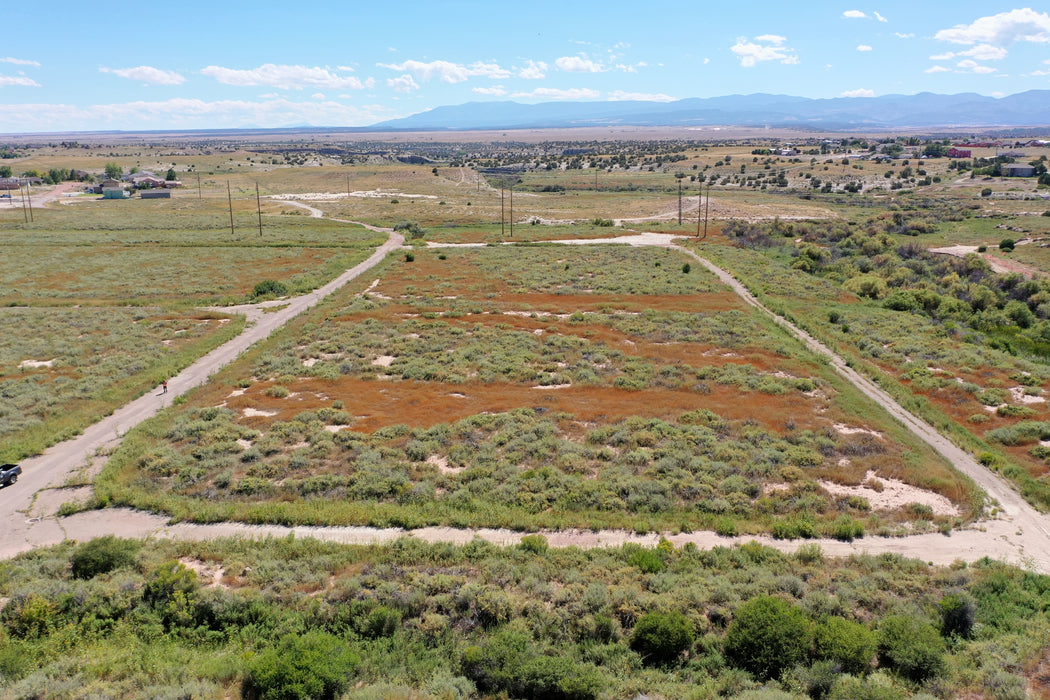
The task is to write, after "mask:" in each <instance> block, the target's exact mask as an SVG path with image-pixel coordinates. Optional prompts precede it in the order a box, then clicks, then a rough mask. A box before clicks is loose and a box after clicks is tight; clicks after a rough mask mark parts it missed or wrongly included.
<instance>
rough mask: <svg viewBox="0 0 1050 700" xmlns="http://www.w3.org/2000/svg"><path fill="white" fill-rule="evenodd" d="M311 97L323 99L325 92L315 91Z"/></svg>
mask: <svg viewBox="0 0 1050 700" xmlns="http://www.w3.org/2000/svg"><path fill="white" fill-rule="evenodd" d="M310 97H312V98H314V99H315V100H323V99H324V93H323V92H315V93H314V94H312V95H310Z"/></svg>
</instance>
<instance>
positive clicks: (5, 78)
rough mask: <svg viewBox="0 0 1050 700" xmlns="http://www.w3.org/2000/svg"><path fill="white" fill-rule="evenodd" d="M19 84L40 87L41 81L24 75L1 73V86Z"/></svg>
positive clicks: (20, 85)
mask: <svg viewBox="0 0 1050 700" xmlns="http://www.w3.org/2000/svg"><path fill="white" fill-rule="evenodd" d="M4 85H18V86H19V87H40V83H38V82H37V81H35V80H33V79H32V78H27V77H25V76H24V75H0V87H3V86H4Z"/></svg>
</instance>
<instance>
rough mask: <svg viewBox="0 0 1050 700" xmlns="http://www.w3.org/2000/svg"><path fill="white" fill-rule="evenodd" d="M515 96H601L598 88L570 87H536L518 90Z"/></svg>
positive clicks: (594, 97) (570, 97)
mask: <svg viewBox="0 0 1050 700" xmlns="http://www.w3.org/2000/svg"><path fill="white" fill-rule="evenodd" d="M513 96H514V97H544V98H548V99H553V100H594V99H597V98H598V97H600V96H601V93H600V92H598V91H597V90H591V89H590V88H570V89H568V90H558V89H556V88H536V89H535V90H533V91H531V92H516V93H514V95H513Z"/></svg>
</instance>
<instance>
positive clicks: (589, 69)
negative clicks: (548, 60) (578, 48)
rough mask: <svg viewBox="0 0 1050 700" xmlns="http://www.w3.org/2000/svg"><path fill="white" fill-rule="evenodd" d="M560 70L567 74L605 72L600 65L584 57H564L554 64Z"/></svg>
mask: <svg viewBox="0 0 1050 700" xmlns="http://www.w3.org/2000/svg"><path fill="white" fill-rule="evenodd" d="M554 65H556V66H557V67H558V70H563V71H565V72H567V73H601V72H602V71H604V70H605V68H603V67H602V65H601V64H600V63H595V62H594V61H592V60H591V59H589V58H584V57H583V56H562V57H561V58H559V59H558V60H556V61H555V62H554Z"/></svg>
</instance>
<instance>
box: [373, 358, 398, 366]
mask: <svg viewBox="0 0 1050 700" xmlns="http://www.w3.org/2000/svg"><path fill="white" fill-rule="evenodd" d="M396 359H397V358H396V357H394V356H393V355H380V356H379V357H377V358H376V359H374V360H372V364H373V365H374V366H376V367H389V366H390V365H392V364H394V360H396Z"/></svg>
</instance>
